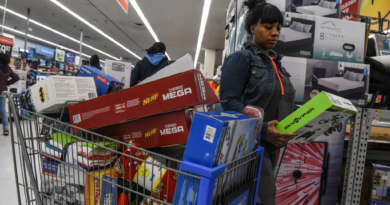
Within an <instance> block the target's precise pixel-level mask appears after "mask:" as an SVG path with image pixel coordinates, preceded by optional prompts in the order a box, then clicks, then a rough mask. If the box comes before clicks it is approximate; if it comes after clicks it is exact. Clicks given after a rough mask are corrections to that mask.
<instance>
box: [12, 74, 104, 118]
mask: <svg viewBox="0 0 390 205" xmlns="http://www.w3.org/2000/svg"><path fill="white" fill-rule="evenodd" d="M96 96H97V95H96V89H95V83H94V81H93V78H86V77H84V78H82V77H68V76H50V77H48V78H46V79H44V80H42V81H39V82H37V83H36V84H35V85H34V86H31V87H30V88H28V89H27V90H24V91H22V92H21V93H19V100H20V106H21V108H23V109H26V110H29V111H33V112H37V113H56V112H61V109H62V108H63V106H64V103H65V102H66V101H81V100H90V99H93V98H95V97H96ZM73 103H74V102H73ZM68 104H72V103H68Z"/></svg>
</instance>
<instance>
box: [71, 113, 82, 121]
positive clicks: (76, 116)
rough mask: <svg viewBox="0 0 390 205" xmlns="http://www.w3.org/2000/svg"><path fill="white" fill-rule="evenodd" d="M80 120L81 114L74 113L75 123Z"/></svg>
mask: <svg viewBox="0 0 390 205" xmlns="http://www.w3.org/2000/svg"><path fill="white" fill-rule="evenodd" d="M78 122H81V117H80V114H78V115H73V123H78Z"/></svg>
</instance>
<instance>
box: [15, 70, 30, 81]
mask: <svg viewBox="0 0 390 205" xmlns="http://www.w3.org/2000/svg"><path fill="white" fill-rule="evenodd" d="M13 71H14V73H16V74H17V75H18V76H19V78H20V80H19V81H24V82H26V80H27V71H24V70H13Z"/></svg>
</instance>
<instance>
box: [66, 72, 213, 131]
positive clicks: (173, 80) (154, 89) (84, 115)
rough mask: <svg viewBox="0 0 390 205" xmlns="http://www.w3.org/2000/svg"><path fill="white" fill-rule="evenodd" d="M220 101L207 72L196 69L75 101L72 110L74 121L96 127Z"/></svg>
mask: <svg viewBox="0 0 390 205" xmlns="http://www.w3.org/2000/svg"><path fill="white" fill-rule="evenodd" d="M218 102H219V100H218V98H217V96H216V95H215V93H214V92H213V90H212V89H211V88H210V86H209V84H208V83H207V81H206V79H205V78H204V77H203V75H202V74H201V73H200V72H199V71H197V70H193V69H192V70H190V71H186V72H183V73H180V74H177V75H174V76H170V77H167V78H163V79H159V80H156V81H152V82H149V83H145V84H142V85H137V86H135V87H132V88H129V89H125V90H122V91H119V92H116V93H113V94H110V95H106V96H102V97H99V98H96V99H94V100H91V101H86V102H82V103H79V104H76V105H71V106H69V114H70V116H71V118H72V119H71V123H72V124H73V125H75V126H78V127H80V128H84V129H93V128H100V127H105V126H109V125H114V124H117V123H123V122H126V121H129V120H132V119H137V118H143V117H148V116H152V115H157V114H160V113H164V112H167V111H171V110H177V109H181V108H186V107H193V106H195V105H202V104H213V103H218Z"/></svg>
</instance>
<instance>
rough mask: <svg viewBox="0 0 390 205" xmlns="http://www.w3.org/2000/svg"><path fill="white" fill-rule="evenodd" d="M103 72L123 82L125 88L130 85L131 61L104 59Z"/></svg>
mask: <svg viewBox="0 0 390 205" xmlns="http://www.w3.org/2000/svg"><path fill="white" fill-rule="evenodd" d="M104 73H105V74H106V75H109V76H111V77H113V78H115V79H117V80H119V81H120V82H122V83H124V84H125V88H129V87H130V79H131V63H129V62H123V61H114V60H108V59H106V61H105V68H104Z"/></svg>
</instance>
